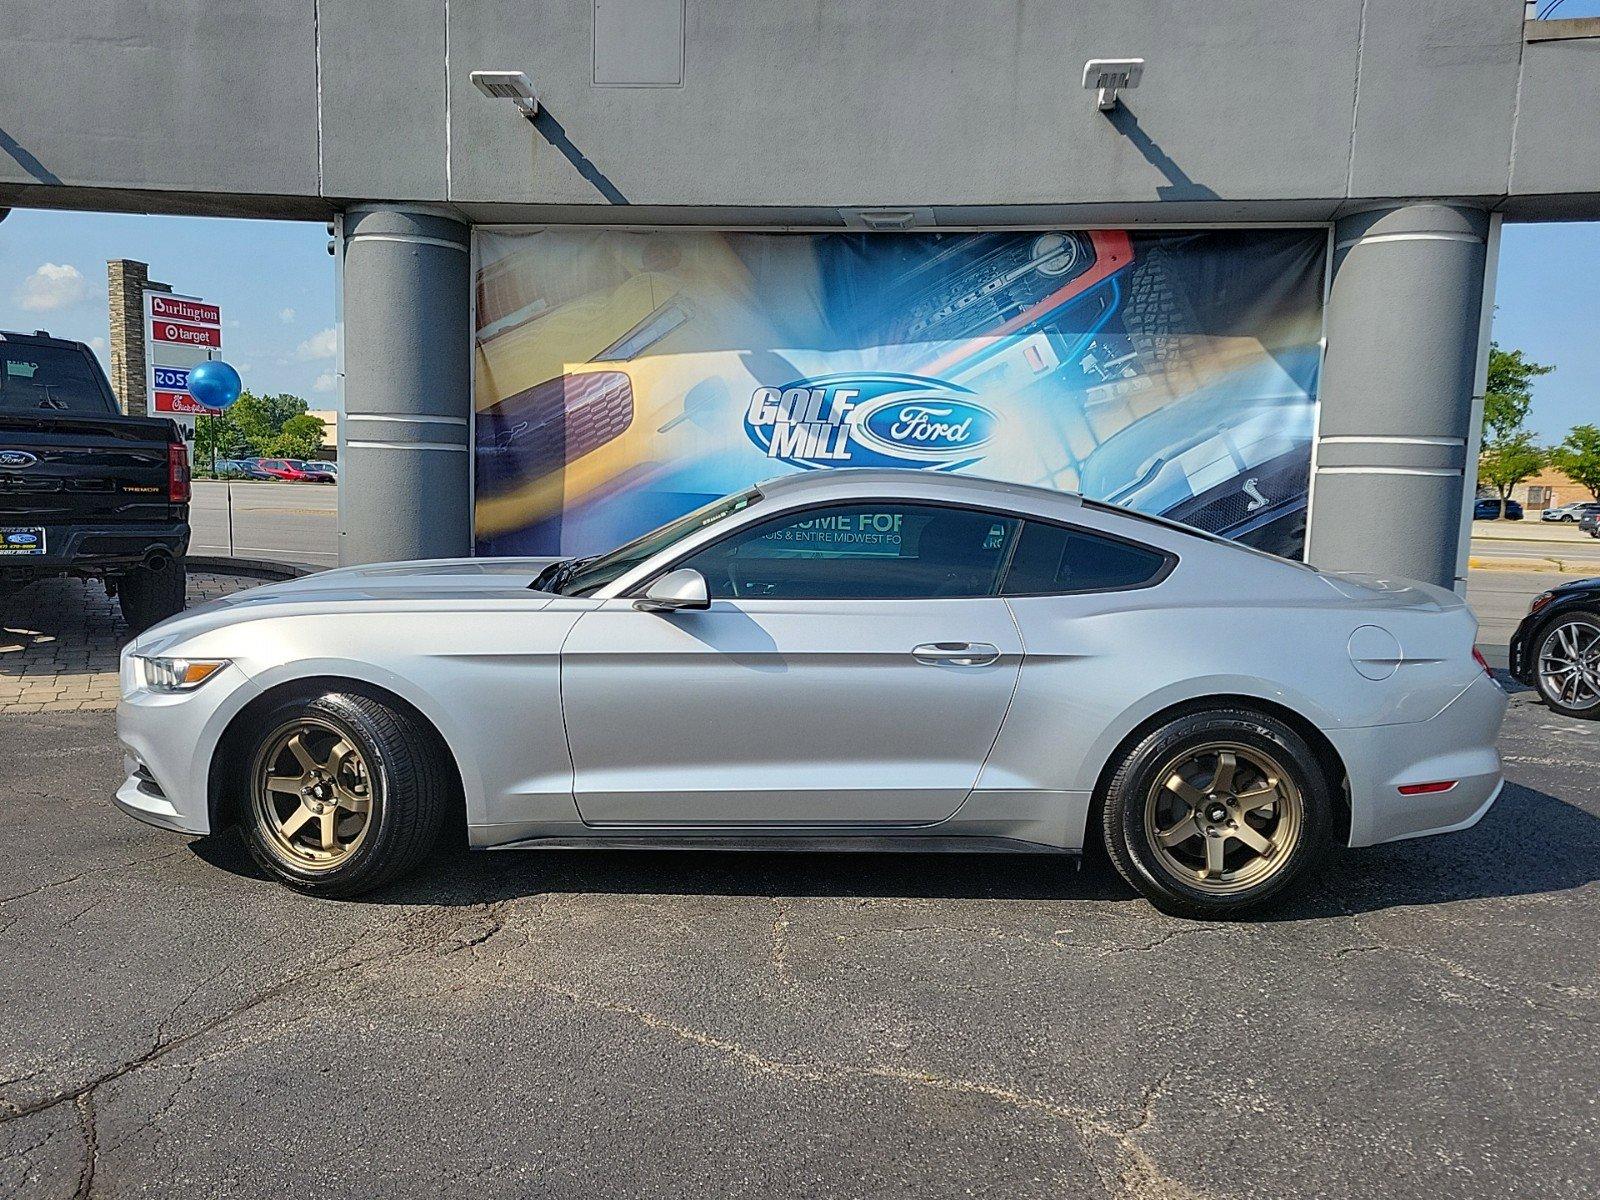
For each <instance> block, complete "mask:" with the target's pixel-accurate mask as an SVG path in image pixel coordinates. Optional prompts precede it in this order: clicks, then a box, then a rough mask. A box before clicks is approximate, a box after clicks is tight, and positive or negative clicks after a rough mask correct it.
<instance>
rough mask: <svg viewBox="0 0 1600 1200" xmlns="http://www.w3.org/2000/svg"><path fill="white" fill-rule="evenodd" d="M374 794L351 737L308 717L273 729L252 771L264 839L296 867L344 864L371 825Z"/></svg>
mask: <svg viewBox="0 0 1600 1200" xmlns="http://www.w3.org/2000/svg"><path fill="white" fill-rule="evenodd" d="M372 798H373V783H372V774H371V772H370V771H369V770H368V768H367V762H366V759H365V758H363V757H362V754H361V751H360V750H358V749H357V748H356V745H355V742H354V740H353V739H352V738H351V737H350V735H349V734H348V733H347V732H346V731H345V730H343V729H341V728H340V727H339V726H338V725H336V724H334V722H332V721H330V720H328V719H326V718H324V717H319V716H313V715H311V714H306V715H303V716H298V717H295V718H294V719H293V720H291V721H289V722H287V723H285V724H283V725H280V726H279V727H278V728H277V729H275V730H274V731H273V733H272V734H271V735H270V736H269V737H268V738H267V739H266V740H265V741H264V742H263V743H262V749H261V751H260V752H259V753H258V754H257V755H256V757H255V762H254V764H253V765H252V767H251V770H250V800H251V805H250V808H251V815H252V818H253V819H254V821H255V824H256V829H257V831H258V832H259V834H260V835H261V843H262V845H263V846H264V847H265V848H266V849H267V850H268V851H269V852H270V853H271V854H272V855H273V856H274V857H276V858H278V859H280V860H282V861H283V862H284V863H285V864H286V865H288V866H290V867H292V868H294V869H296V870H299V871H306V872H321V871H332V870H335V869H336V868H338V867H339V866H340V865H341V864H343V863H344V862H346V861H347V860H348V859H349V858H350V856H351V855H352V854H354V853H355V852H356V849H357V848H358V847H359V846H360V845H361V843H362V841H363V839H365V838H366V836H367V831H368V829H369V828H370V827H371V826H372Z"/></svg>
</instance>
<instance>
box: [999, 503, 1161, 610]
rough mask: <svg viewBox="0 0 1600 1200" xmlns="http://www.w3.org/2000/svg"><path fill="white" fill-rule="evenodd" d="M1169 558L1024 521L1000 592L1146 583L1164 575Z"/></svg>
mask: <svg viewBox="0 0 1600 1200" xmlns="http://www.w3.org/2000/svg"><path fill="white" fill-rule="evenodd" d="M1174 561H1175V560H1174V559H1173V556H1172V555H1170V554H1167V553H1165V552H1164V551H1161V550H1155V549H1152V548H1150V547H1148V546H1139V545H1135V544H1134V543H1132V542H1124V541H1122V540H1120V539H1118V538H1111V537H1102V536H1100V535H1098V534H1093V533H1088V532H1085V531H1084V530H1081V529H1068V528H1066V527H1065V526H1061V525H1046V524H1044V523H1043V522H1039V521H1028V522H1027V523H1025V524H1024V525H1023V527H1022V537H1021V539H1020V540H1019V541H1018V542H1017V549H1016V553H1015V554H1013V555H1012V558H1011V568H1010V570H1008V571H1007V572H1006V578H1005V582H1004V584H1003V585H1002V588H1001V594H1002V595H1005V596H1049V595H1058V594H1061V593H1066V592H1114V591H1122V590H1125V589H1127V588H1136V587H1148V586H1150V585H1151V584H1154V583H1159V582H1160V581H1161V580H1162V579H1164V578H1165V577H1166V575H1167V572H1168V571H1169V570H1171V567H1172V564H1173V562H1174Z"/></svg>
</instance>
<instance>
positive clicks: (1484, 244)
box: [0, 0, 1600, 584]
mask: <svg viewBox="0 0 1600 1200" xmlns="http://www.w3.org/2000/svg"><path fill="white" fill-rule="evenodd" d="M7 16H8V18H9V19H8V20H7V21H6V22H5V25H4V27H3V28H0V47H3V49H4V52H5V56H6V61H7V62H10V63H13V64H16V63H24V62H26V63H31V64H36V67H35V69H30V70H25V71H24V70H10V71H6V72H3V73H0V206H34V207H59V208H81V209H103V210H117V211H140V212H161V213H192V214H211V215H225V216H248V217H269V218H270V217H278V218H285V219H316V220H326V221H328V222H329V223H330V227H331V234H332V236H331V239H330V246H331V249H332V250H333V251H334V252H335V253H336V255H337V260H338V264H339V288H340V312H341V318H340V319H341V335H342V336H341V338H340V345H341V362H340V372H341V375H342V386H343V418H342V420H341V421H340V426H339V440H340V447H339V449H340V459H341V463H342V471H343V477H342V486H341V489H340V492H341V495H340V505H341V511H340V539H341V558H342V559H343V560H344V561H346V562H363V561H375V560H384V559H394V558H408V557H417V556H441V555H459V554H467V553H472V552H473V550H474V547H475V546H476V548H477V550H478V551H479V552H482V553H511V552H537V553H543V552H551V553H554V552H557V551H561V552H583V551H585V550H593V549H598V548H601V546H602V545H603V544H604V543H606V542H607V541H614V540H616V539H617V538H619V537H623V536H627V535H628V534H630V533H633V532H637V531H639V530H640V529H641V528H643V527H645V526H647V525H649V524H651V523H654V522H655V521H657V520H659V519H663V518H664V517H667V516H671V515H674V514H675V513H678V512H682V511H684V510H685V509H686V508H688V507H692V506H693V505H695V504H697V503H699V502H701V501H702V500H703V499H705V498H706V497H708V496H711V495H716V494H721V493H723V492H726V491H730V490H734V489H736V488H738V487H741V486H744V485H746V484H748V483H749V482H753V481H755V480H758V479H760V478H763V477H766V476H770V475H773V474H778V473H783V472H787V471H793V470H800V469H810V468H826V467H830V466H841V465H858V464H871V465H886V464H888V465H896V466H904V467H907V468H917V469H931V470H959V471H967V472H971V473H975V474H983V475H994V476H997V477H1001V478H1007V479H1012V480H1015V481H1018V482H1024V483H1038V484H1043V485H1045V486H1051V487H1060V488H1071V489H1077V490H1081V491H1083V492H1084V493H1085V494H1086V495H1093V496H1097V497H1099V498H1105V499H1110V500H1113V501H1116V502H1118V503H1125V504H1129V505H1131V506H1133V507H1136V508H1140V509H1142V510H1145V511H1149V512H1153V513H1158V514H1164V515H1167V516H1170V517H1174V518H1176V519H1179V520H1185V521H1188V522H1190V523H1193V524H1196V525H1198V526H1200V527H1202V528H1207V529H1211V530H1213V531H1215V532H1219V533H1222V534H1225V535H1227V536H1232V537H1239V538H1241V539H1242V540H1245V541H1247V542H1252V543H1254V544H1257V545H1262V546H1264V547H1266V548H1269V549H1273V550H1277V551H1279V552H1289V553H1297V552H1301V551H1302V550H1303V552H1304V553H1305V555H1306V556H1307V557H1308V558H1309V559H1310V560H1311V561H1313V562H1315V563H1317V564H1318V565H1319V566H1323V567H1330V568H1340V569H1353V570H1371V571H1381V572H1394V573H1398V574H1404V575H1408V576H1414V577H1418V578H1423V579H1430V580H1434V581H1436V582H1440V583H1445V584H1451V583H1456V584H1459V583H1460V582H1461V581H1462V579H1463V578H1464V575H1465V569H1466V554H1467V544H1468V530H1469V520H1470V511H1471V504H1470V499H1471V497H1472V496H1473V494H1474V491H1475V482H1476V481H1475V462H1476V458H1477V451H1478V437H1479V427H1480V424H1481V410H1482V403H1483V391H1484V386H1485V374H1486V364H1487V356H1488V329H1489V323H1490V318H1491V315H1492V311H1493V292H1494V276H1495V263H1496V257H1497V246H1498V239H1499V233H1500V229H1501V225H1502V222H1503V221H1537V220H1577V219H1594V218H1596V217H1600V138H1596V137H1595V136H1594V134H1593V130H1592V125H1593V114H1594V113H1595V112H1597V111H1600V20H1582V19H1580V20H1543V21H1540V20H1529V19H1526V18H1527V17H1528V13H1527V11H1526V6H1525V5H1524V4H1523V3H1522V2H1521V0H1438V2H1435V3H1430V4H1426V5H1418V4H1399V3H1374V2H1370V0H1271V2H1267V0H1259V2H1257V0H1222V2H1219V3H1214V4H1207V5H1197V4H1190V5H1182V4H1173V3H1170V2H1168V0H1120V2H1119V3H1117V4H1112V5H1078V4H1066V3H1027V2H1018V0H914V2H907V0H785V2H783V3H776V2H772V0H739V2H734V0H550V2H548V3H542V4H527V3H513V2H511V0H482V2H481V3H474V4H465V3H462V2H461V0H456V2H455V3H453V4H452V3H448V2H447V0H385V2H384V3H382V4H379V3H375V2H373V0H299V2H298V3H292V4H291V3H282V4H263V5H245V6H216V5H205V4H200V3H196V2H195V0H154V2H152V3H146V4H140V5H109V6H108V5H104V4H92V5H91V4H88V3H85V2H83V0H50V2H47V0H10V3H9V4H8V6H7ZM1096 64H1098V65H1096ZM478 72H493V73H496V74H490V75H486V76H480V77H478V78H476V79H475V78H474V75H475V73H478ZM1086 85H1087V86H1086ZM1108 85H1110V86H1108ZM1113 87H1114V88H1115V90H1114V91H1113V90H1112V88H1113ZM1586 131H1587V132H1586ZM247 383H248V381H247Z"/></svg>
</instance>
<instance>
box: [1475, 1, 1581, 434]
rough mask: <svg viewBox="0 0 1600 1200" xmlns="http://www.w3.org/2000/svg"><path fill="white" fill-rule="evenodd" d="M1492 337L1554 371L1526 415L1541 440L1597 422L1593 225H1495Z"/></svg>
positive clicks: (1536, 387)
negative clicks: (1497, 250)
mask: <svg viewBox="0 0 1600 1200" xmlns="http://www.w3.org/2000/svg"><path fill="white" fill-rule="evenodd" d="M1563 11H1564V10H1563ZM1494 336H1495V340H1496V341H1497V342H1499V343H1500V344H1501V345H1502V346H1504V347H1505V348H1507V349H1514V350H1523V351H1525V352H1526V353H1527V354H1528V356H1529V357H1531V358H1533V359H1535V360H1537V361H1538V362H1542V363H1548V364H1551V365H1554V367H1555V373H1554V374H1551V375H1546V376H1545V377H1544V378H1543V379H1540V380H1538V381H1537V382H1536V383H1535V384H1534V388H1533V411H1532V413H1531V414H1530V415H1529V418H1528V426H1529V428H1531V429H1533V430H1534V432H1536V433H1537V434H1539V436H1540V438H1541V439H1542V440H1543V441H1545V442H1559V441H1560V440H1561V439H1562V437H1563V436H1565V434H1566V432H1567V430H1568V429H1570V428H1571V427H1572V426H1574V425H1582V424H1593V425H1600V223H1588V224H1578V223H1572V224H1553V225H1510V224H1508V225H1506V226H1504V227H1503V228H1502V230H1501V234H1500V276H1499V279H1498V280H1497V281H1496V283H1495V311H1494Z"/></svg>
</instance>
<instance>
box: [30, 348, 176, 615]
mask: <svg viewBox="0 0 1600 1200" xmlns="http://www.w3.org/2000/svg"><path fill="white" fill-rule="evenodd" d="M188 548H189V453H188V449H187V447H185V445H184V443H183V438H182V436H181V435H180V434H179V432H178V427H177V425H176V424H174V423H173V422H172V421H170V420H168V419H166V418H160V419H153V418H149V417H127V416H124V415H123V414H122V412H121V411H120V410H119V409H118V407H117V401H116V397H115V396H113V395H112V394H111V385H110V384H109V383H108V382H107V381H106V376H105V372H104V371H102V370H101V369H100V363H99V360H97V359H96V358H95V356H94V355H93V354H92V353H90V351H89V347H87V346H85V345H84V344H83V343H82V342H72V341H67V340H65V339H62V338H53V337H51V336H50V335H49V334H47V333H44V332H43V331H40V332H37V333H32V334H22V333H10V332H3V331H0V593H5V592H8V591H11V590H12V589H14V588H18V587H22V586H24V585H26V584H28V583H31V582H33V581H34V580H36V579H43V578H46V577H47V576H51V575H78V576H85V577H90V578H96V579H100V580H102V581H103V582H104V583H105V585H106V590H107V591H108V592H110V593H112V594H114V595H115V596H116V597H117V599H118V602H119V603H120V604H121V606H122V615H123V616H124V617H125V618H126V619H127V621H128V624H129V625H130V626H132V627H133V628H135V629H143V628H144V627H145V626H147V625H153V624H154V623H155V622H157V621H159V620H161V619H162V618H164V617H169V616H171V615H172V614H173V613H176V612H179V611H181V610H182V609H183V606H184V584H185V577H184V564H183V559H184V555H185V553H186V552H187V551H188Z"/></svg>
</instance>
